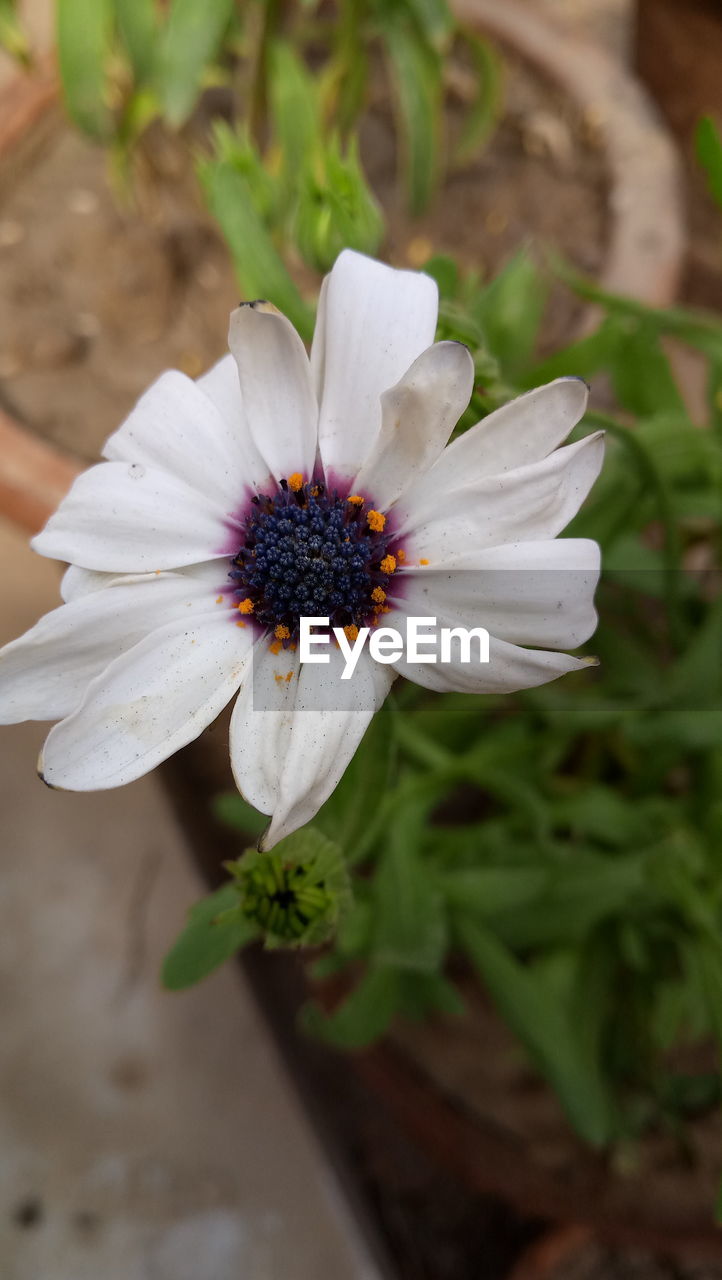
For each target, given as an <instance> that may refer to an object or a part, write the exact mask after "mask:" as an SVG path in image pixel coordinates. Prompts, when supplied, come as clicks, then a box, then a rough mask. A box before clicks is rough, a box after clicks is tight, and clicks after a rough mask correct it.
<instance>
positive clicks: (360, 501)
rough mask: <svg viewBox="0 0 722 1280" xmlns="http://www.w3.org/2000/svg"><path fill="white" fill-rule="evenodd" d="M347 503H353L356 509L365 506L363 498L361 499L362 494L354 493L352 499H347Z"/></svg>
mask: <svg viewBox="0 0 722 1280" xmlns="http://www.w3.org/2000/svg"><path fill="white" fill-rule="evenodd" d="M347 502H353V505H354V506H355V507H362V506H363V503H364V500H363V498H362V497H361V494H360V493H352V494H351V497H350V498H347Z"/></svg>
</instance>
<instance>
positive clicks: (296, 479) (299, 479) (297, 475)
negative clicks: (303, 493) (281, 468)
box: [288, 471, 303, 493]
mask: <svg viewBox="0 0 722 1280" xmlns="http://www.w3.org/2000/svg"><path fill="white" fill-rule="evenodd" d="M288 487H289V489H291V490H292V492H293V493H298V491H299V489H302V488H303V476H302V475H301V472H300V471H294V473H293V475H292V476H289V477H288Z"/></svg>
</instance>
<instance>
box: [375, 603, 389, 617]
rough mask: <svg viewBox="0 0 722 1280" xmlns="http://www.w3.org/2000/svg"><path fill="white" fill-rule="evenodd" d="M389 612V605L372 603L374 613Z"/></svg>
mask: <svg viewBox="0 0 722 1280" xmlns="http://www.w3.org/2000/svg"><path fill="white" fill-rule="evenodd" d="M390 612H391V610H390V609H389V606H388V605H387V604H375V605H374V613H376V614H379V613H390ZM377 621H378V619H377Z"/></svg>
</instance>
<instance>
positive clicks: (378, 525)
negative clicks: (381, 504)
mask: <svg viewBox="0 0 722 1280" xmlns="http://www.w3.org/2000/svg"><path fill="white" fill-rule="evenodd" d="M366 519H367V520H368V526H369V529H371V530H372V531H373V533H381V532H382V530H383V527H384V525H385V524H386V516H385V515H382V513H381V512H380V511H369V512H367V514H366Z"/></svg>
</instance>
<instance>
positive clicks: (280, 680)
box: [273, 671, 284, 684]
mask: <svg viewBox="0 0 722 1280" xmlns="http://www.w3.org/2000/svg"><path fill="white" fill-rule="evenodd" d="M273 678H274V680H275V681H276V684H283V679H284V677H283V676H282V675H279V673H278V672H277V671H276V672H275V673H274V676H273Z"/></svg>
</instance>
